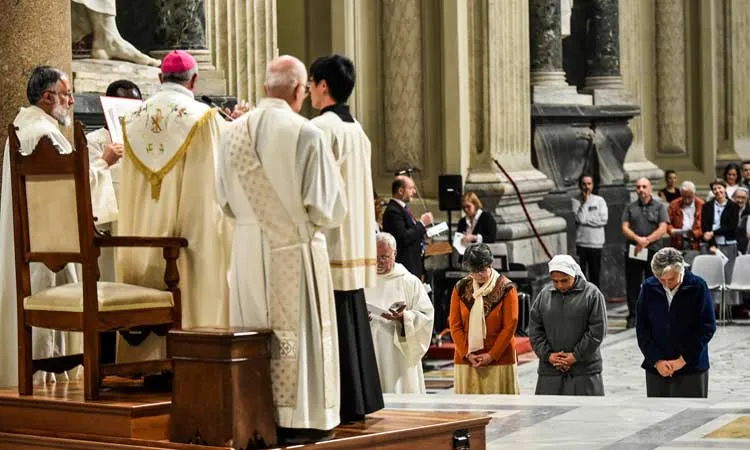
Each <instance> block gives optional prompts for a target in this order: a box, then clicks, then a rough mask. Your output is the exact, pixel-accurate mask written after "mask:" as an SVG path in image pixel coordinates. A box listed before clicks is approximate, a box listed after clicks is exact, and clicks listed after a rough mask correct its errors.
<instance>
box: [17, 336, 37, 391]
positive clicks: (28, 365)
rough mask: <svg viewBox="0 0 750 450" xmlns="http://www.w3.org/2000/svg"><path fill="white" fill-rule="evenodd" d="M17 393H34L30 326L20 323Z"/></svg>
mask: <svg viewBox="0 0 750 450" xmlns="http://www.w3.org/2000/svg"><path fill="white" fill-rule="evenodd" d="M19 325H21V324H19ZM18 393H19V394H21V395H32V394H33V393H34V372H33V356H32V340H31V327H30V326H26V325H21V326H19V329H18Z"/></svg>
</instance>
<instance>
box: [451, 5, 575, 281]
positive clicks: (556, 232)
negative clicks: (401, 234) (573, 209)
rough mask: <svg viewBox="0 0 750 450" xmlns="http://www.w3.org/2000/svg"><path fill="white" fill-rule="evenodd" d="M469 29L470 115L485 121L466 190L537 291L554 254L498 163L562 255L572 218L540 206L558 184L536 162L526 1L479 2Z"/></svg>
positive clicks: (476, 130)
mask: <svg viewBox="0 0 750 450" xmlns="http://www.w3.org/2000/svg"><path fill="white" fill-rule="evenodd" d="M468 4H469V13H468V16H469V20H470V21H471V23H472V26H471V27H470V36H469V42H470V43H471V45H470V58H469V59H470V61H469V63H470V77H471V79H472V83H471V84H470V90H471V91H472V92H471V93H470V96H469V98H470V101H471V106H470V109H469V110H470V115H471V122H478V123H482V126H481V127H472V129H471V133H470V144H469V148H471V151H472V154H471V162H470V163H471V165H470V169H469V174H468V176H467V180H466V185H465V188H464V189H465V190H466V191H469V190H470V191H475V192H477V193H478V194H479V196H480V198H481V199H482V201H483V202H484V204H485V208H484V209H485V211H492V213H493V215H494V216H495V218H496V220H497V223H498V229H497V238H498V240H499V241H500V242H505V243H506V244H507V246H508V256H509V260H510V261H512V262H516V263H520V264H524V265H526V266H527V268H528V269H529V271H530V275H531V276H532V278H533V279H534V280H535V281H534V288H535V291H536V290H537V289H539V288H540V287H541V285H542V284H543V283H544V282H545V279H546V263H547V261H548V259H547V256H546V255H545V253H544V251H543V250H542V247H541V245H540V244H539V242H538V241H537V238H536V237H535V235H534V233H533V231H532V229H531V227H530V225H529V223H528V222H527V220H526V217H525V215H524V212H523V209H522V207H521V205H520V202H519V200H518V197H517V196H516V192H515V190H514V188H513V186H512V184H511V183H510V181H509V180H508V178H506V177H505V176H504V175H503V174H501V172H500V171H499V170H498V169H497V167H496V166H495V163H494V160H497V161H499V162H500V163H501V164H502V165H503V167H504V168H505V170H506V171H507V172H508V173H509V175H510V177H511V178H513V179H514V180H515V182H516V184H517V186H518V189H519V191H520V193H521V195H522V196H523V198H524V201H525V203H526V207H527V209H528V211H529V214H530V216H531V218H532V220H533V221H534V224H535V226H536V229H537V230H538V231H539V233H540V235H541V236H542V239H543V241H544V242H545V244H546V246H547V248H548V249H549V250H550V252H551V253H552V254H553V255H555V254H559V253H565V252H566V250H567V248H566V237H565V227H566V224H565V220H564V219H562V218H560V217H556V216H555V215H553V214H552V213H550V212H549V211H546V210H544V209H542V208H540V206H539V201H540V200H541V199H542V198H543V197H544V196H545V195H546V194H547V193H549V191H550V190H551V189H552V188H553V187H554V183H553V182H552V180H550V179H549V178H548V177H547V176H545V175H544V174H543V173H542V172H540V171H538V170H537V169H535V168H534V166H533V165H532V162H531V158H532V156H531V145H530V144H531V143H530V136H531V110H530V108H531V98H530V92H529V88H528V86H529V84H530V70H529V69H530V61H529V58H530V51H529V47H528V41H527V40H524V39H518V38H517V37H518V36H527V35H528V33H529V28H528V27H529V3H528V1H527V0H511V1H507V0H489V1H482V0H472V1H470V2H469V3H468Z"/></svg>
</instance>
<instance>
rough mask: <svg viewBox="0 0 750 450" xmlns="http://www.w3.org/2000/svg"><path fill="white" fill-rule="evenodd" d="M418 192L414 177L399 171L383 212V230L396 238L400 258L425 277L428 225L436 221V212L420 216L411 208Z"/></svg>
mask: <svg viewBox="0 0 750 450" xmlns="http://www.w3.org/2000/svg"><path fill="white" fill-rule="evenodd" d="M416 194H417V187H416V185H415V184H414V180H412V179H411V178H410V177H407V176H406V175H399V176H397V177H396V178H394V179H393V183H392V184H391V196H392V198H391V201H390V202H389V203H388V206H386V207H385V212H384V213H383V231H385V232H386V233H390V234H392V235H393V237H394V238H396V246H397V247H398V248H397V249H396V262H397V263H399V264H401V265H403V266H404V267H406V270H408V271H409V272H411V273H412V274H413V275H414V276H416V277H417V278H421V277H422V273H423V272H424V265H423V263H422V256H423V255H424V246H425V242H424V236H425V234H426V230H425V227H427V226H430V225H431V224H432V213H429V212H426V213H424V214H422V216H421V217H420V218H419V220H417V219H416V218H415V217H414V214H412V212H411V209H409V202H411V199H412V197H414V196H415V195H416Z"/></svg>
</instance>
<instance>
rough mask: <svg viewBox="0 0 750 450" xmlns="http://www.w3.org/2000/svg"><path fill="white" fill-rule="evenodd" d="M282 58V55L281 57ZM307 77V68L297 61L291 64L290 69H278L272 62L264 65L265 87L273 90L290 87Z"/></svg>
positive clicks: (302, 81)
mask: <svg viewBox="0 0 750 450" xmlns="http://www.w3.org/2000/svg"><path fill="white" fill-rule="evenodd" d="M281 58H283V57H281ZM306 78H307V69H306V68H305V65H304V64H302V63H301V62H299V61H296V62H295V63H294V64H292V69H291V70H278V68H277V66H275V65H274V64H269V65H268V66H267V67H266V82H265V85H266V89H268V90H269V91H274V90H278V89H292V88H294V86H295V85H296V84H298V83H304V82H305V81H306Z"/></svg>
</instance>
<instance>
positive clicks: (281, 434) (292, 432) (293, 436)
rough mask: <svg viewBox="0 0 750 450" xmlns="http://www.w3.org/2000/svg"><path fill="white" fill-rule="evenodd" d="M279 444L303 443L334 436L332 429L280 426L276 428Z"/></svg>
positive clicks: (326, 439)
mask: <svg viewBox="0 0 750 450" xmlns="http://www.w3.org/2000/svg"><path fill="white" fill-rule="evenodd" d="M277 430H278V438H279V444H280V445H304V444H313V443H315V442H321V441H329V440H331V439H333V438H334V436H335V433H334V430H317V429H315V428H282V427H279V428H278V429H277Z"/></svg>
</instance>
